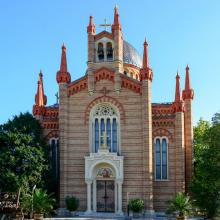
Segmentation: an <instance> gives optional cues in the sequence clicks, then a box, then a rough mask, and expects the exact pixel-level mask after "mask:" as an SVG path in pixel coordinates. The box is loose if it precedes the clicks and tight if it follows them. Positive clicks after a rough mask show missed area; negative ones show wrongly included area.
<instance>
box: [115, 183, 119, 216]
mask: <svg viewBox="0 0 220 220" xmlns="http://www.w3.org/2000/svg"><path fill="white" fill-rule="evenodd" d="M117 211H118V188H117V182H116V181H115V213H116V212H117Z"/></svg>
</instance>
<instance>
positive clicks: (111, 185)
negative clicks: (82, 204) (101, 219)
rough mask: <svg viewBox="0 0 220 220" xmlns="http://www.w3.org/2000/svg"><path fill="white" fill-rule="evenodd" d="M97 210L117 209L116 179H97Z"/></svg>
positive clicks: (112, 210)
mask: <svg viewBox="0 0 220 220" xmlns="http://www.w3.org/2000/svg"><path fill="white" fill-rule="evenodd" d="M96 193H97V194H96V195H97V197H96V198H97V207H96V210H97V212H114V211H115V181H114V180H97V181H96Z"/></svg>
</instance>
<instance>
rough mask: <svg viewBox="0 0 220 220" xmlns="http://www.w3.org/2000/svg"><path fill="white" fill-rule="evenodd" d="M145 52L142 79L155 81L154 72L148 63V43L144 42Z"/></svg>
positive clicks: (141, 71) (141, 72)
mask: <svg viewBox="0 0 220 220" xmlns="http://www.w3.org/2000/svg"><path fill="white" fill-rule="evenodd" d="M143 45H144V52H143V63H142V68H141V70H140V79H141V81H142V80H146V79H147V80H150V81H152V79H153V72H152V70H151V69H150V67H149V61H148V43H147V41H146V38H145V41H144V44H143Z"/></svg>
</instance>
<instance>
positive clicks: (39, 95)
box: [35, 70, 47, 106]
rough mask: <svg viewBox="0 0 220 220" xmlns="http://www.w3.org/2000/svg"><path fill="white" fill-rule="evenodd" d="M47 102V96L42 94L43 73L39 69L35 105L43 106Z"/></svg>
mask: <svg viewBox="0 0 220 220" xmlns="http://www.w3.org/2000/svg"><path fill="white" fill-rule="evenodd" d="M46 103H47V97H46V96H45V95H44V87H43V74H42V71H41V70H40V73H39V80H38V82H37V94H36V95H35V105H37V106H44V105H46Z"/></svg>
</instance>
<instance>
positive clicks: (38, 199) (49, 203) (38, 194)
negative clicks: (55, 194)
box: [33, 189, 55, 214]
mask: <svg viewBox="0 0 220 220" xmlns="http://www.w3.org/2000/svg"><path fill="white" fill-rule="evenodd" d="M54 204H55V199H53V198H52V194H50V195H48V194H47V192H46V190H43V189H35V191H34V194H33V208H34V213H36V214H47V213H49V212H51V211H52V210H53V205H54Z"/></svg>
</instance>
